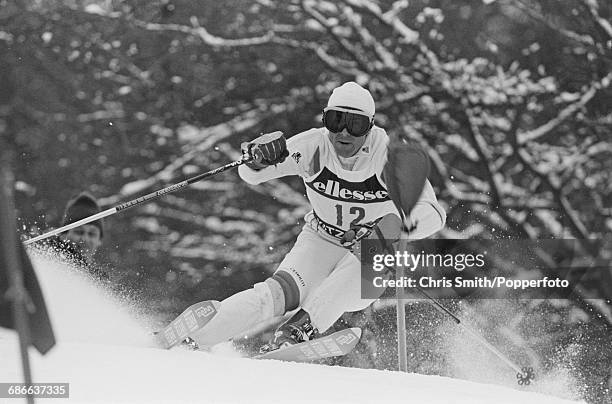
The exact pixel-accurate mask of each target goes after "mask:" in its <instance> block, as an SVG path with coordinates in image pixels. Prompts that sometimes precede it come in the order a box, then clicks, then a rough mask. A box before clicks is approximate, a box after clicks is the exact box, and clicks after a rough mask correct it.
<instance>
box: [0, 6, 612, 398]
mask: <svg viewBox="0 0 612 404" xmlns="http://www.w3.org/2000/svg"><path fill="white" fill-rule="evenodd" d="M611 21H612V4H611V3H610V2H608V1H605V0H567V1H555V0H499V1H494V0H483V1H469V0H453V1H451V0H438V1H434V0H430V1H427V0H421V1H405V0H404V1H402V0H398V1H385V0H381V1H368V0H339V1H316V0H289V1H283V2H273V1H269V0H259V1H240V0H228V1H222V2H220V1H212V0H200V1H188V0H172V1H171V0H162V1H159V0H157V1H148V0H147V1H145V0H129V1H113V0H104V1H103V0H98V1H93V0H92V1H89V0H84V1H68V0H65V1H56V0H45V1H33V0H20V1H8V0H0V146H1V149H2V151H3V153H5V156H8V159H9V161H10V164H11V167H12V168H13V171H14V174H15V177H16V180H17V181H16V198H17V206H18V207H19V211H18V215H19V218H20V232H21V233H22V234H23V235H24V237H28V236H30V235H32V234H34V233H37V232H40V231H43V230H46V229H48V228H50V227H54V226H58V225H59V222H60V220H61V215H62V212H63V208H64V205H65V203H66V201H67V200H68V199H69V198H70V197H72V196H74V195H75V194H77V193H78V192H80V191H82V190H88V191H90V192H92V193H93V194H94V195H96V196H97V197H99V198H100V201H101V203H103V204H104V207H111V206H114V205H116V204H118V203H120V202H123V201H127V200H129V199H133V198H135V197H137V196H140V195H142V194H144V193H147V192H151V191H153V190H156V189H160V188H162V187H165V186H167V185H170V184H172V183H175V182H179V181H181V180H182V179H185V178H187V177H190V176H193V175H195V174H197V173H200V172H203V171H206V170H209V169H212V168H215V167H217V166H220V165H223V164H226V163H227V162H230V161H232V160H235V159H238V158H239V157H240V153H239V145H240V143H241V142H243V141H247V140H250V139H253V138H254V137H256V136H257V135H258V134H259V133H262V132H271V131H274V130H281V131H283V132H284V133H285V134H286V135H287V136H291V135H293V134H296V133H299V132H301V131H303V130H306V129H308V128H311V127H317V126H320V125H321V124H320V115H321V108H322V106H324V105H325V102H326V100H327V97H328V96H329V94H330V92H331V90H332V89H333V88H334V87H336V86H337V85H339V84H341V83H342V82H344V81H348V80H354V81H357V82H359V83H360V84H362V85H364V86H366V87H367V88H368V89H369V90H370V91H371V92H372V93H373V95H374V98H375V99H376V101H377V113H376V119H377V122H378V124H379V125H380V126H382V127H384V128H385V129H386V130H387V132H388V133H389V134H390V135H392V136H398V137H403V138H406V139H410V140H412V141H416V142H418V143H420V144H421V145H422V147H424V148H425V149H426V150H427V152H428V154H429V156H430V158H431V162H432V169H431V175H430V181H431V182H432V184H433V185H434V188H435V189H436V192H437V195H438V198H439V200H440V203H441V204H442V205H443V206H444V208H445V209H446V211H447V214H448V221H447V226H446V228H445V229H444V230H443V231H442V232H440V233H439V234H437V235H436V237H439V238H450V239H452V238H461V239H465V238H486V239H512V240H513V239H521V240H524V239H529V240H537V239H559V240H562V239H574V240H576V243H577V245H578V248H579V251H580V256H583V257H587V258H588V261H589V262H590V263H591V265H590V267H589V270H588V271H583V273H581V274H580V276H582V277H583V279H585V280H586V281H585V282H584V285H585V288H584V289H581V290H578V291H576V293H575V294H574V295H573V296H572V297H571V298H569V299H565V300H525V301H520V302H517V301H513V302H510V301H506V300H494V301H489V300H487V301H483V300H471V301H468V300H449V301H448V304H449V305H450V306H451V308H452V309H453V310H455V311H456V312H458V313H462V314H463V315H464V316H466V317H467V318H469V320H470V321H471V322H472V323H473V324H475V325H476V327H477V328H478V329H479V331H480V332H482V333H484V334H485V335H487V336H488V337H489V338H493V339H494V341H495V342H496V343H497V344H500V345H501V346H506V347H507V348H506V349H507V350H508V352H509V354H510V355H512V356H513V357H515V358H521V357H523V358H522V359H528V360H529V361H530V362H532V363H534V362H535V365H536V367H538V368H539V369H544V372H546V371H549V370H550V369H552V368H554V367H559V366H561V367H563V368H565V369H569V371H570V372H571V374H572V377H573V379H574V380H575V381H576V383H577V386H578V387H577V388H578V389H579V390H580V395H582V396H583V397H585V398H587V399H588V400H589V401H591V402H603V401H605V400H606V399H607V398H609V397H610V385H611V383H612V373H611V372H612V370H611V368H612V366H611V364H612V331H611V329H612V305H611V302H610V299H609V296H608V299H607V300H606V298H605V297H606V293H608V295H609V293H610V291H611V290H612V272H611V270H610V260H611V259H612V258H611V257H612V247H611V246H612V239H611V237H610V231H611V230H612V218H611V216H612V215H611V213H612V178H611V174H610V173H611V172H612V142H611V140H610V136H611V135H610V133H611V129H612V112H611V111H612V108H611V105H612V102H611V101H612V90H611V86H610V81H611V80H612V23H611ZM308 209H309V208H308V204H307V201H306V199H305V196H304V189H303V184H301V182H300V180H299V179H296V178H288V179H282V180H275V181H271V182H269V183H266V184H263V185H259V186H250V185H248V184H246V183H244V182H242V181H241V180H240V179H239V178H238V176H237V174H236V172H228V173H224V174H222V175H219V176H217V177H215V178H212V179H210V180H207V181H203V182H200V183H198V184H195V185H193V186H191V187H190V188H189V189H186V190H183V191H181V192H178V193H175V194H171V195H168V196H165V197H163V198H160V199H157V200H155V201H154V202H151V203H148V204H146V205H144V206H142V207H137V208H134V209H130V210H128V211H125V212H122V213H120V216H119V215H117V216H114V217H112V218H109V219H108V220H106V229H105V237H104V246H103V249H102V250H101V251H100V252H99V254H98V260H99V261H100V262H101V263H103V265H104V266H105V268H106V270H107V271H108V272H109V274H110V276H111V283H112V287H113V288H115V289H121V290H122V291H123V292H125V291H128V294H129V295H130V298H131V299H132V300H135V301H138V302H139V304H140V306H141V307H142V308H143V310H145V311H146V312H147V313H149V314H153V315H155V316H156V317H157V318H159V319H160V321H165V320H168V319H170V318H172V316H174V315H176V314H177V313H179V312H180V311H181V310H182V309H183V308H185V307H186V306H187V305H189V304H191V303H193V302H196V301H200V300H205V299H223V298H225V297H227V296H229V295H230V294H232V293H234V292H237V291H239V290H242V289H244V288H247V287H250V286H251V285H252V284H253V283H254V282H257V281H261V280H262V279H264V278H265V277H266V276H268V275H269V274H271V273H272V272H273V271H274V269H275V265H276V264H277V263H278V262H279V261H280V260H281V259H282V257H283V255H284V254H285V253H286V252H287V251H288V249H289V248H290V247H291V245H292V243H293V241H294V239H295V237H296V235H297V234H298V232H299V231H300V228H301V224H303V221H302V216H303V214H304V213H305V212H306V211H307V210H308ZM517 253H518V252H517ZM593 263H594V264H593ZM549 270H550V271H553V272H554V270H555V268H549ZM597 297H598V298H597ZM593 298H597V299H593ZM394 316H395V309H394V307H393V304H392V302H391V303H390V302H380V303H378V304H375V305H374V306H373V307H372V308H370V309H368V310H366V311H364V312H362V313H358V314H352V315H346V316H344V318H343V319H342V320H341V322H342V323H343V324H342V325H340V324H339V325H338V326H344V324H347V323H348V324H353V325H360V326H362V327H364V329H365V337H364V342H363V343H362V344H361V345H360V348H359V349H358V350H357V351H356V352H355V353H354V354H352V355H351V356H349V357H347V358H343V359H342V360H337V361H335V362H334V363H337V364H343V365H347V366H359V367H368V368H379V369H394V368H396V366H397V365H396V362H395V356H396V351H395V350H396V347H395V338H396V337H395V319H394ZM407 316H408V317H407V318H408V326H409V339H410V340H409V344H408V346H409V350H410V352H409V353H410V356H409V357H410V361H409V364H410V370H411V371H415V372H420V373H427V374H445V375H450V376H456V377H465V378H473V379H478V380H482V379H483V378H484V379H485V380H486V377H487V375H485V374H483V372H481V373H478V372H475V373H474V372H470V371H466V369H465V366H464V367H463V368H462V370H458V369H459V368H460V367H461V366H459V368H458V367H457V364H456V363H455V364H453V363H449V362H451V360H450V359H449V356H448V355H447V353H448V352H446V353H445V352H444V350H443V349H442V348H441V347H443V346H448V343H447V342H448V340H447V339H448V338H450V336H451V334H452V332H450V331H448V324H447V321H448V319H446V318H445V317H444V316H443V315H441V314H439V313H437V312H436V311H434V310H432V309H431V307H429V306H427V305H426V304H421V301H418V300H414V301H411V302H410V304H409V305H408V306H407ZM445 330H446V331H445ZM264 335H265V334H264ZM452 337H453V338H458V335H455V334H453V335H452ZM424 341H427V343H424ZM259 343H261V338H260V337H254V338H250V339H245V342H243V345H244V347H243V348H244V349H245V350H249V349H254V347H256V346H257V345H258V344H259ZM465 344H468V343H467V342H465ZM470 352H471V355H469V356H470V357H469V358H468V357H467V356H466V357H465V358H463V360H462V361H460V362H463V363H465V362H466V361H467V362H475V363H478V361H479V360H480V361H486V360H487V359H486V358H487V357H486V356H484V355H485V354H484V353H482V352H479V353H478V354H477V355H475V354H474V352H475V351H470ZM477 367H478V366H476V365H474V364H473V363H472V368H473V369H474V368H477ZM473 369H472V370H473Z"/></svg>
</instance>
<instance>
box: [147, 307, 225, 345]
mask: <svg viewBox="0 0 612 404" xmlns="http://www.w3.org/2000/svg"><path fill="white" fill-rule="evenodd" d="M215 314H217V309H216V308H215V306H214V305H213V302H212V301H209V300H207V301H204V302H199V303H196V304H193V305H191V306H189V307H188V308H187V309H185V311H183V312H182V313H181V314H180V315H179V316H178V317H177V318H175V319H174V320H172V322H171V323H170V324H168V325H167V326H166V327H165V328H164V329H163V330H161V331H160V332H158V333H157V334H156V335H157V340H158V341H159V343H160V345H161V346H162V347H163V348H165V349H170V348H172V347H174V346H175V345H178V344H180V343H181V342H182V341H183V340H184V339H185V338H187V337H188V336H189V335H190V334H192V333H193V332H194V331H197V330H199V329H201V328H202V327H204V326H205V325H206V324H207V323H208V322H209V321H210V319H211V318H213V316H214V315H215Z"/></svg>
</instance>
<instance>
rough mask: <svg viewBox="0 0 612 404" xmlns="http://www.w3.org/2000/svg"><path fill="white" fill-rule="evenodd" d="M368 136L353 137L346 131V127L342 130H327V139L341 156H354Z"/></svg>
mask: <svg viewBox="0 0 612 404" xmlns="http://www.w3.org/2000/svg"><path fill="white" fill-rule="evenodd" d="M367 137H368V136H367V135H366V136H361V137H355V136H352V135H350V134H349V133H348V131H347V130H346V128H344V129H342V132H338V133H334V132H331V131H330V132H329V140H330V141H331V143H332V145H333V146H334V150H335V151H336V154H338V155H339V156H341V157H351V156H354V155H355V154H356V153H357V152H358V151H359V149H361V147H362V146H363V144H364V143H365V141H366V138H367Z"/></svg>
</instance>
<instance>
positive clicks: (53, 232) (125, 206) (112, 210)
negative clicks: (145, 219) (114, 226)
mask: <svg viewBox="0 0 612 404" xmlns="http://www.w3.org/2000/svg"><path fill="white" fill-rule="evenodd" d="M245 162H246V160H245V159H241V160H236V161H234V162H232V163H229V164H226V165H224V166H222V167H218V168H215V169H214V170H210V171H207V172H205V173H202V174H199V175H196V176H195V177H191V178H189V179H186V180H184V181H181V182H179V183H176V184H174V185H170V186H168V187H166V188H164V189H160V190H158V191H155V192H151V193H150V194H147V195H144V196H141V197H139V198H136V199H132V200H131V201H128V202H124V203H122V204H120V205H117V206H115V207H113V208H110V209H107V210H104V211H102V212H99V213H96V214H95V215H91V216H89V217H86V218H84V219H81V220H79V221H77V222H74V223H70V224H67V225H66V226H63V227H60V228H58V229H55V230H51V231H49V232H47V233H44V234H41V235H40V236H36V237H34V238H31V239H28V240H26V241H24V245H29V244H33V243H36V242H37V241H40V240H44V239H46V238H49V237H52V236H55V235H57V234H60V233H63V232H65V231H68V230H70V229H74V228H75V227H79V226H82V225H84V224H87V223H91V222H94V221H96V220H98V219H102V218H104V217H107V216H111V215H114V214H115V213H117V212H120V211H122V210H125V209H128V208H131V207H133V206H136V205H140V204H142V203H145V202H149V201H151V200H153V199H155V198H158V197H160V196H163V195H166V194H169V193H172V192H175V191H178V190H179V189H182V188H185V187H186V186H188V185H191V184H193V183H195V182H198V181H200V180H203V179H204V178H208V177H212V176H213V175H216V174H219V173H222V172H224V171H226V170H229V169H230V168H234V167H238V166H239V165H241V164H243V163H245Z"/></svg>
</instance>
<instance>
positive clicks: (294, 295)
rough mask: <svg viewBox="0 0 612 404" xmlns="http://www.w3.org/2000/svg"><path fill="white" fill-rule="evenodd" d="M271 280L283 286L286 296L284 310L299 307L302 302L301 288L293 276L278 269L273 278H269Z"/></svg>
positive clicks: (284, 295) (284, 296)
mask: <svg viewBox="0 0 612 404" xmlns="http://www.w3.org/2000/svg"><path fill="white" fill-rule="evenodd" d="M269 280H271V281H273V282H274V283H276V284H277V285H279V286H280V287H281V290H282V292H283V298H284V301H283V303H284V304H283V305H284V311H283V312H287V311H291V310H294V309H297V307H298V306H299V304H300V289H299V288H298V285H297V284H296V283H295V280H294V279H293V277H292V276H291V275H289V274H288V273H287V272H285V271H276V273H275V274H274V275H273V276H272V278H269Z"/></svg>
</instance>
